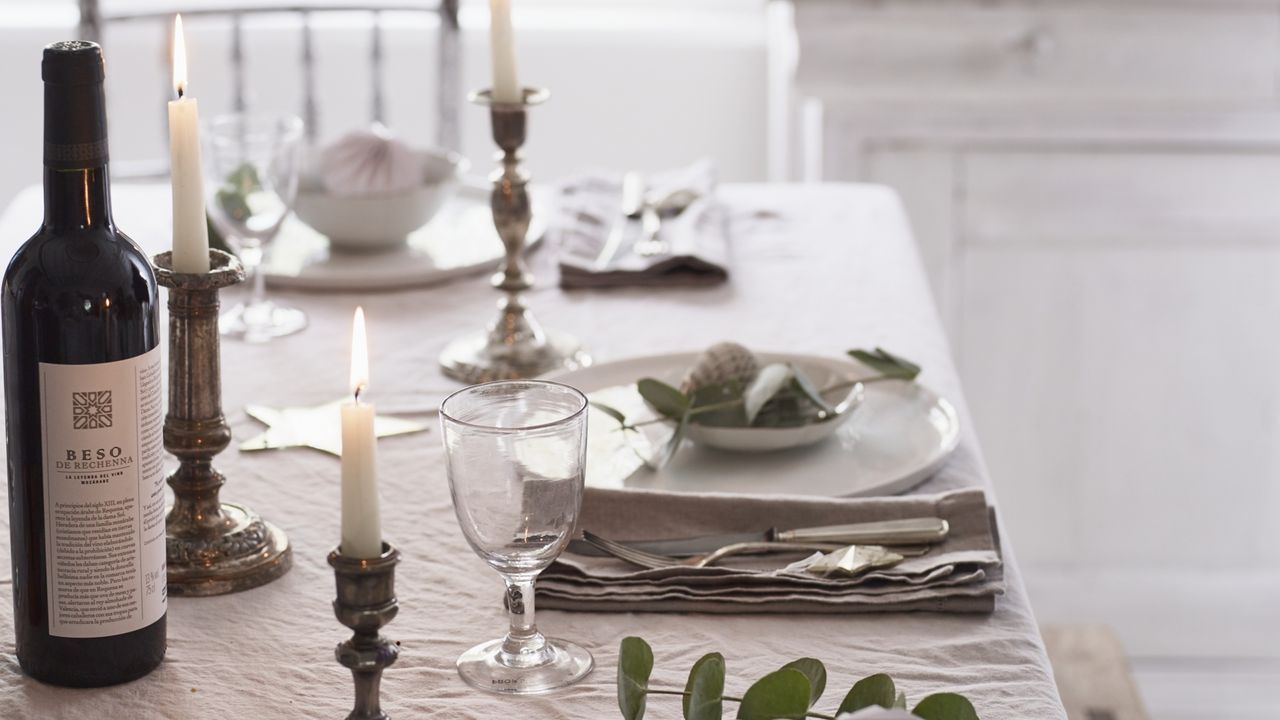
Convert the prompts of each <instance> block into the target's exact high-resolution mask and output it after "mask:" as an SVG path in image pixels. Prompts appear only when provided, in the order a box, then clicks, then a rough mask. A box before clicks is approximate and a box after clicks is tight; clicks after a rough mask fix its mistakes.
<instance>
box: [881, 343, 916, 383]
mask: <svg viewBox="0 0 1280 720" xmlns="http://www.w3.org/2000/svg"><path fill="white" fill-rule="evenodd" d="M876 354H877V355H879V356H880V357H882V358H884V359H885V360H888V361H890V362H892V363H893V364H895V365H897V366H898V367H899V368H901V369H902V371H903V373H905V374H909V375H910V376H911V377H910V379H912V380H914V379H915V377H916V376H917V375H919V374H920V366H919V365H917V364H915V363H913V362H911V361H910V360H908V359H906V358H904V357H902V356H901V355H894V354H893V353H891V352H889V351H888V350H885V349H884V348H882V347H877V348H876Z"/></svg>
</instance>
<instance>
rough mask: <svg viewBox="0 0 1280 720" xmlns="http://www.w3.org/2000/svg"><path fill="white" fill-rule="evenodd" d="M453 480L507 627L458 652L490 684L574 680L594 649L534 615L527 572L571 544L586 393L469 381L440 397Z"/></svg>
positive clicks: (533, 688) (510, 688)
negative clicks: (552, 635) (554, 633)
mask: <svg viewBox="0 0 1280 720" xmlns="http://www.w3.org/2000/svg"><path fill="white" fill-rule="evenodd" d="M440 426H441V429H442V430H443V439H444V448H445V459H446V468H447V473H448V476H449V490H450V492H451V493H452V494H453V509H454V512H455V513H457V516H458V524H459V525H461V526H462V533H463V535H465V536H466V538H467V542H468V543H470V544H471V548H472V549H473V550H475V552H476V554H477V555H479V556H480V557H481V558H483V559H484V560H485V562H487V563H489V565H491V566H492V567H493V568H494V569H495V570H497V571H498V572H499V573H501V574H502V579H503V580H505V581H506V584H507V589H506V606H507V611H508V613H509V615H510V629H509V630H508V631H507V635H506V637H504V638H502V639H500V640H491V641H489V642H486V643H481V644H480V645H477V646H475V647H473V648H471V649H470V650H468V651H466V652H465V653H463V654H462V657H460V658H458V674H460V675H461V676H462V678H463V679H464V680H466V681H467V682H468V683H470V684H472V685H474V686H476V687H478V688H480V689H482V690H488V691H490V692H500V693H515V694H522V693H539V692H546V691H548V690H553V689H555V688H558V687H563V686H565V685H569V684H571V683H574V682H577V681H578V680H581V679H582V678H583V677H585V676H586V674H587V673H589V672H590V671H591V667H592V664H593V660H592V658H591V653H589V652H587V651H586V650H585V649H583V648H582V647H579V646H578V645H574V644H573V643H569V642H565V641H563V640H551V639H548V638H546V637H544V636H543V635H542V633H540V632H538V628H537V625H536V624H535V623H534V612H533V582H534V578H536V577H537V575H538V573H540V572H542V570H543V569H545V568H546V567H547V566H548V565H550V564H551V562H552V561H553V560H555V559H556V557H557V556H559V555H560V553H561V552H562V551H564V549H565V546H567V545H568V544H569V536H570V534H571V533H572V531H573V528H574V526H575V525H576V524H577V520H578V511H579V509H580V508H581V507H582V483H583V468H584V466H585V464H586V449H587V398H586V397H585V396H583V394H582V393H580V392H578V391H577V390H575V389H573V388H571V387H569V386H567V385H560V384H558V383H552V382H543V381H537V380H511V381H501V382H493V383H486V384H483V385H475V386H472V387H469V388H466V389H464V390H459V391H458V392H456V393H454V394H452V395H450V396H449V397H447V398H445V401H444V402H443V403H441V405H440Z"/></svg>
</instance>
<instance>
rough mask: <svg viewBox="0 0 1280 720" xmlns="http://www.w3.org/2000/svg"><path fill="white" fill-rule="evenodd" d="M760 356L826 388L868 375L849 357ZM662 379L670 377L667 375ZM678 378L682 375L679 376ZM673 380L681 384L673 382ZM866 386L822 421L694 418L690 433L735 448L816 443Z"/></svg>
mask: <svg viewBox="0 0 1280 720" xmlns="http://www.w3.org/2000/svg"><path fill="white" fill-rule="evenodd" d="M757 357H758V358H759V359H760V361H761V362H762V363H764V364H769V363H775V362H785V363H790V364H791V365H792V366H793V367H795V368H796V370H799V371H800V372H802V373H804V374H805V375H806V376H807V377H808V378H809V379H810V380H812V381H813V384H814V386H815V387H817V388H819V389H822V388H827V387H832V386H834V385H837V384H839V383H845V382H852V381H855V380H857V379H859V378H863V377H866V376H867V373H866V371H865V370H863V369H861V368H859V367H858V366H856V365H854V364H853V363H851V362H849V361H848V360H838V359H835V358H825V357H815V356H810V355H777V354H772V353H758V354H757ZM658 379H659V380H663V381H664V382H666V381H667V379H665V378H658ZM676 380H677V381H678V380H679V378H676ZM673 384H678V382H677V383H673ZM863 394H864V390H863V386H862V385H854V386H852V387H850V388H849V389H848V390H847V391H846V392H845V394H844V397H843V398H841V400H840V402H839V403H837V404H836V405H835V406H834V409H835V411H836V413H835V415H834V416H833V417H830V418H828V419H826V420H822V421H820V422H812V423H809V424H807V425H800V426H798V427H784V428H772V427H715V426H713V425H699V424H698V423H697V422H690V423H689V428H688V430H687V431H686V437H688V438H689V439H690V440H692V441H694V442H695V443H698V444H699V445H706V446H707V447H713V448H718V449H720V450H728V451H732V452H745V453H764V452H775V451H777V450H786V449H789V448H797V447H804V446H805V445H812V444H814V443H816V442H818V441H820V440H825V439H826V438H828V437H830V436H831V435H832V434H833V433H835V431H837V430H839V429H840V426H841V425H843V424H844V423H845V422H846V421H848V420H849V418H850V417H851V416H852V415H853V413H854V411H855V410H856V409H857V407H858V404H859V403H861V402H862V398H863Z"/></svg>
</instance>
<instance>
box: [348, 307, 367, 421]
mask: <svg viewBox="0 0 1280 720" xmlns="http://www.w3.org/2000/svg"><path fill="white" fill-rule="evenodd" d="M368 389H369V338H368V335H367V334H366V333H365V329H364V308H363V307H356V314H355V317H354V318H352V320H351V393H352V395H354V396H355V400H356V402H360V394H361V393H363V392H364V391H365V390H368Z"/></svg>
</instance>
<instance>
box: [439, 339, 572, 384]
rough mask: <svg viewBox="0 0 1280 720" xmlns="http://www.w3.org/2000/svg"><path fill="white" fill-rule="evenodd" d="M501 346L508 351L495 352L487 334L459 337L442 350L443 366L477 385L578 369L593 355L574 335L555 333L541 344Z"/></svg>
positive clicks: (452, 374)
mask: <svg viewBox="0 0 1280 720" xmlns="http://www.w3.org/2000/svg"><path fill="white" fill-rule="evenodd" d="M499 347H500V348H501V350H503V351H505V352H502V354H495V353H494V352H493V349H492V348H491V346H490V343H489V336H488V335H487V334H486V333H475V334H473V335H467V336H465V337H461V338H458V339H457V340H454V341H453V342H451V343H449V344H448V345H447V346H445V349H444V352H442V353H440V367H441V369H442V370H443V371H444V374H445V375H447V376H449V377H451V378H453V379H455V380H459V381H461V382H464V383H468V384H475V383H482V382H490V381H493V380H519V379H522V378H531V377H537V376H539V375H542V374H543V373H548V372H551V371H552V370H561V369H563V370H576V369H578V368H582V367H586V366H587V365H590V364H591V356H590V355H588V354H587V352H586V350H585V349H583V347H582V343H580V342H578V340H577V339H576V338H574V337H573V336H572V335H564V334H561V333H554V332H552V333H547V334H546V338H545V341H544V342H543V343H542V344H540V345H536V346H529V347H521V346H518V345H517V346H499Z"/></svg>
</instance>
